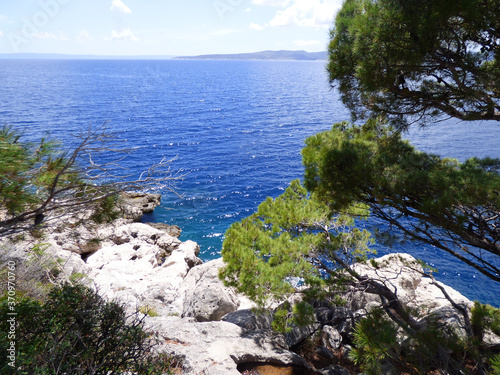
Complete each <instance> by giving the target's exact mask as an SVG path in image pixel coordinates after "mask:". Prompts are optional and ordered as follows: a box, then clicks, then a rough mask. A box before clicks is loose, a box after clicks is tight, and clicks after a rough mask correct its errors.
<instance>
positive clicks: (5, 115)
mask: <svg viewBox="0 0 500 375" xmlns="http://www.w3.org/2000/svg"><path fill="white" fill-rule="evenodd" d="M342 120H349V114H348V112H347V110H346V109H345V108H344V107H343V105H342V103H341V101H340V100H339V95H338V93H337V92H336V91H335V90H333V89H331V88H330V87H329V85H328V82H327V74H326V71H325V62H311V61H223V60H212V61H210V60H199V61H197V60H164V61H133V60H130V61H129V60H125V61H124V60H115V61H113V60H111V61H110V60H84V61H83V60H82V61H74V60H72V61H69V60H38V61H36V60H35V61H33V60H0V124H1V125H3V124H11V125H13V126H15V127H16V128H18V129H21V130H22V131H23V132H24V134H25V137H26V138H28V139H38V138H39V137H40V136H42V135H44V134H45V133H46V132H47V131H48V132H50V135H51V136H52V137H54V138H57V139H60V140H62V141H63V142H64V143H65V144H66V145H68V146H71V145H72V144H74V142H75V141H74V139H73V138H72V137H71V134H73V133H78V131H80V130H82V129H86V128H88V127H89V126H91V125H92V126H98V125H101V124H103V123H105V122H108V123H109V127H110V129H111V130H112V131H118V132H121V135H120V137H121V138H123V139H126V140H127V142H128V143H127V145H128V146H129V147H131V148H134V149H135V153H134V154H132V155H131V156H129V157H128V158H127V159H126V162H125V165H126V166H127V167H130V168H131V170H132V172H133V173H137V172H139V171H142V170H144V169H147V167H148V166H149V165H150V164H151V163H153V162H155V161H160V160H161V159H162V158H163V157H166V158H174V157H176V159H175V160H174V161H173V162H172V168H173V169H174V170H181V171H182V173H185V174H186V176H185V179H184V180H183V181H181V182H179V183H178V184H177V187H176V188H177V191H178V192H179V193H180V194H182V195H183V197H182V198H178V197H177V196H176V195H174V194H171V193H168V192H164V195H163V199H162V207H160V208H157V209H156V210H155V212H154V214H151V215H148V216H147V217H146V218H145V219H146V220H149V221H156V222H165V223H169V224H176V225H178V226H180V227H181V228H182V230H183V234H182V236H181V239H182V240H188V239H191V240H194V241H196V242H198V244H199V245H200V247H201V253H200V257H201V258H202V259H204V260H209V259H214V258H217V257H220V250H221V245H222V241H223V239H224V233H225V231H226V229H227V228H228V227H229V225H231V223H233V222H235V221H237V220H240V219H242V218H244V217H246V216H248V215H250V214H251V213H253V212H255V210H256V208H257V206H258V204H259V203H260V202H262V201H263V200H264V199H265V198H266V197H267V196H271V197H276V196H278V195H280V194H281V193H282V192H283V190H284V189H285V188H286V187H287V186H288V184H289V183H290V181H291V180H293V179H296V178H301V177H302V173H303V168H302V164H301V156H300V151H301V148H302V147H303V145H304V140H305V139H306V138H307V137H308V136H310V135H312V134H315V133H317V132H320V131H324V130H328V129H329V128H330V127H331V125H332V124H333V123H335V122H338V121H342ZM499 134H500V123H495V122H481V123H472V124H470V123H458V122H456V121H445V122H441V123H438V124H436V125H433V126H430V127H427V128H424V129H421V128H415V129H412V131H411V132H410V133H409V134H407V137H408V138H409V139H410V140H411V141H412V143H413V144H414V145H415V146H417V148H419V149H420V150H423V151H426V152H432V153H436V154H439V155H441V156H449V157H453V158H457V159H459V160H462V161H463V160H465V159H466V158H469V157H472V156H478V157H486V156H490V157H500V137H499ZM369 225H370V226H381V227H382V229H383V223H378V222H376V221H372V222H370V224H369ZM375 247H376V248H377V250H378V253H379V255H383V254H386V253H388V252H396V251H403V252H408V253H411V254H413V255H414V256H416V257H420V258H422V259H425V260H426V261H427V262H429V263H430V264H431V265H433V266H435V267H436V268H438V270H439V273H438V274H437V275H436V276H437V278H438V279H439V280H441V281H443V282H445V283H447V284H448V285H450V286H452V287H454V288H456V289H457V290H459V291H460V292H461V293H463V294H464V295H466V296H467V297H469V298H470V299H478V300H480V301H481V302H484V303H490V304H493V305H495V306H500V293H499V288H498V285H495V284H498V283H495V282H492V281H490V280H488V279H487V278H485V277H484V276H482V275H481V274H480V273H478V272H477V271H475V270H473V269H471V268H469V267H467V266H465V265H464V264H463V263H462V262H460V261H457V260H455V259H454V258H452V257H450V256H448V255H444V254H443V253H442V252H440V251H437V250H436V249H434V248H432V247H430V246H424V245H420V244H416V243H405V244H404V245H397V246H395V247H393V248H387V247H384V246H383V245H381V244H377V245H375Z"/></svg>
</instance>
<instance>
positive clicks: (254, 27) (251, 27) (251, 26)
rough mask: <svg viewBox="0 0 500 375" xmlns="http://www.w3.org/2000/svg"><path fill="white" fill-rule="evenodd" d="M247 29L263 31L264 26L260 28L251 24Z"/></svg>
mask: <svg viewBox="0 0 500 375" xmlns="http://www.w3.org/2000/svg"><path fill="white" fill-rule="evenodd" d="M248 28H249V29H250V30H257V31H260V30H264V26H261V25H259V24H256V23H253V22H252V23H251V24H250V26H248Z"/></svg>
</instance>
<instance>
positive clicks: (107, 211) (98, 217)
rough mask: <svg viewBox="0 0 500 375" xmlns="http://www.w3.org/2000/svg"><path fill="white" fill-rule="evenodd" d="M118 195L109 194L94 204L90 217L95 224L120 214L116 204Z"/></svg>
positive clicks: (114, 218)
mask: <svg viewBox="0 0 500 375" xmlns="http://www.w3.org/2000/svg"><path fill="white" fill-rule="evenodd" d="M117 201H118V196H117V195H110V196H108V197H105V198H103V199H101V200H99V201H97V202H96V203H95V204H94V213H93V214H92V216H91V217H90V219H91V220H93V221H94V222H96V223H97V224H102V223H109V222H111V221H113V220H116V219H117V218H118V217H119V216H120V210H119V209H118V205H117Z"/></svg>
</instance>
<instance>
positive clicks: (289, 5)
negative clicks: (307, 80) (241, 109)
mask: <svg viewBox="0 0 500 375" xmlns="http://www.w3.org/2000/svg"><path fill="white" fill-rule="evenodd" d="M341 5H342V0H1V1H0V53H60V54H75V55H127V56H128V55H173V56H193V55H201V54H212V53H216V54H219V53H245V52H257V51H263V50H282V49H284V50H306V51H309V52H317V51H324V50H326V49H327V43H328V37H329V29H330V28H331V26H332V25H333V20H334V17H335V14H336V13H337V11H338V10H339V9H340V6H341Z"/></svg>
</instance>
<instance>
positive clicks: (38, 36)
mask: <svg viewBox="0 0 500 375" xmlns="http://www.w3.org/2000/svg"><path fill="white" fill-rule="evenodd" d="M32 38H33V39H50V40H61V41H63V42H67V41H68V40H69V39H68V37H67V36H66V35H65V34H64V33H61V32H60V33H58V34H57V35H56V34H54V33H49V32H47V31H45V32H41V31H39V32H37V33H34V34H33V35H32Z"/></svg>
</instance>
